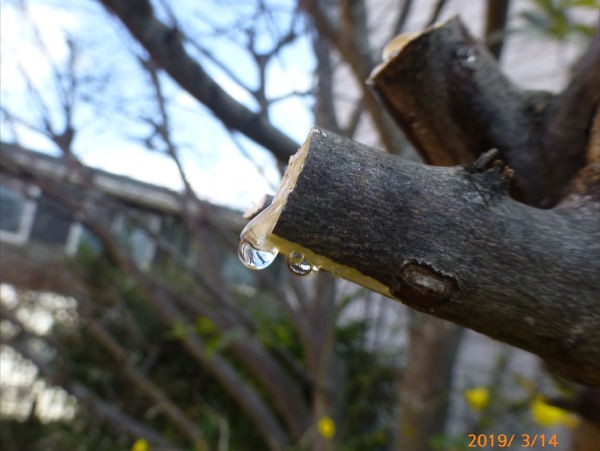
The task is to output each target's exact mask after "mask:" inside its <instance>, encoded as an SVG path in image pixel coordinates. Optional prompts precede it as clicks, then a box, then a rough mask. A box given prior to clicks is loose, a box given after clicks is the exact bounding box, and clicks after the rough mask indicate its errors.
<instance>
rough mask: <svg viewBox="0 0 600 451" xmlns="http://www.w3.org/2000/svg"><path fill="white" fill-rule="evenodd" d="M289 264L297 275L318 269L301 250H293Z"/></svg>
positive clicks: (289, 256) (303, 274)
mask: <svg viewBox="0 0 600 451" xmlns="http://www.w3.org/2000/svg"><path fill="white" fill-rule="evenodd" d="M287 266H288V268H289V270H290V271H292V272H293V273H294V274H296V275H297V276H306V275H307V274H310V273H311V272H313V271H316V270H317V268H315V267H314V266H313V265H311V264H310V263H309V262H308V260H306V259H305V258H304V255H303V254H301V253H300V252H292V253H291V254H290V255H288V258H287Z"/></svg>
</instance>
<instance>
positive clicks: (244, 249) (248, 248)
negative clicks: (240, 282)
mask: <svg viewBox="0 0 600 451" xmlns="http://www.w3.org/2000/svg"><path fill="white" fill-rule="evenodd" d="M277 253H278V251H277V249H270V250H265V249H257V248H256V247H254V246H253V245H252V243H250V242H249V241H248V240H244V239H242V240H241V241H240V245H239V247H238V257H239V258H240V261H241V262H242V263H243V264H244V266H245V267H246V268H249V269H265V268H266V267H267V266H269V265H270V264H271V263H273V260H275V257H277Z"/></svg>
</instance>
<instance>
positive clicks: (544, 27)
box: [521, 0, 600, 41]
mask: <svg viewBox="0 0 600 451" xmlns="http://www.w3.org/2000/svg"><path fill="white" fill-rule="evenodd" d="M532 2H533V4H534V8H533V9H528V10H525V11H523V12H522V13H521V16H522V17H523V19H525V21H526V23H527V27H526V29H525V30H533V31H535V32H537V33H539V34H540V35H541V36H543V37H546V38H549V39H553V40H558V41H564V40H566V39H569V38H571V37H573V36H580V37H585V38H590V37H591V36H592V35H593V34H594V30H595V29H594V26H593V25H590V24H588V23H584V22H580V21H577V20H575V19H574V18H573V15H574V12H575V11H577V10H579V11H586V12H588V14H589V13H593V12H595V11H600V4H599V3H598V1H597V0H532Z"/></svg>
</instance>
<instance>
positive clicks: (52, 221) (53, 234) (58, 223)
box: [31, 194, 72, 246]
mask: <svg viewBox="0 0 600 451" xmlns="http://www.w3.org/2000/svg"><path fill="white" fill-rule="evenodd" d="M71 222H72V218H71V215H70V213H69V211H68V210H67V208H65V206H64V205H61V204H60V202H58V201H56V200H54V199H52V198H50V197H48V196H47V195H45V194H42V195H41V196H40V198H39V200H38V208H37V213H36V215H35V220H34V221H33V228H32V230H31V239H32V240H36V241H40V242H42V243H48V244H60V245H62V246H64V245H66V243H67V236H68V235H69V229H70V227H71Z"/></svg>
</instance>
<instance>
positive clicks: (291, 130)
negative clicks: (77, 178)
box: [0, 0, 314, 209]
mask: <svg viewBox="0 0 600 451" xmlns="http://www.w3.org/2000/svg"><path fill="white" fill-rule="evenodd" d="M18 3H19V2H16V1H7V2H2V4H1V8H2V11H1V14H0V18H1V21H2V23H1V26H0V30H1V45H2V49H1V50H2V61H1V63H2V64H1V65H0V66H1V71H2V72H1V74H0V77H1V78H0V80H1V81H2V83H1V85H2V86H1V95H2V105H3V107H4V108H6V109H8V110H10V111H11V112H13V113H16V114H17V115H18V116H19V117H21V118H22V119H25V120H26V121H28V122H31V123H33V124H36V125H39V124H41V117H42V114H41V113H40V107H39V102H37V101H35V100H32V96H31V95H29V94H28V91H27V83H26V82H25V79H24V77H23V76H22V72H25V73H27V74H28V76H29V78H30V79H31V83H32V84H33V85H34V86H35V88H36V91H37V92H39V93H40V94H41V97H42V99H43V103H44V104H45V105H46V107H47V110H48V113H47V114H48V115H49V116H50V117H51V118H52V120H51V122H52V123H53V126H54V127H55V128H56V129H57V130H60V129H61V127H62V126H63V119H62V116H61V113H60V109H59V105H60V103H59V101H58V98H57V96H56V83H55V80H54V79H53V72H52V69H51V66H52V64H54V65H55V66H56V67H63V66H64V65H65V64H66V61H67V59H68V55H69V47H68V45H67V40H66V38H67V36H70V37H72V38H73V39H74V41H75V43H76V45H77V47H78V49H79V57H78V59H77V61H76V67H77V71H78V73H80V74H82V75H83V76H86V77H88V78H89V80H88V81H87V82H86V83H85V84H83V85H82V89H81V91H80V94H81V96H80V97H81V99H79V100H78V101H77V102H76V110H75V111H76V113H75V128H76V129H77V135H76V139H75V142H74V148H75V151H76V153H77V155H78V156H79V157H80V158H81V159H82V160H83V161H84V162H85V163H86V164H89V165H92V166H95V167H99V168H103V169H106V170H109V171H112V172H116V173H119V174H125V175H129V176H132V177H135V178H138V179H140V180H143V181H146V182H150V183H155V184H159V185H164V186H168V187H171V188H173V189H180V188H181V187H182V182H181V180H180V177H179V175H178V173H177V170H176V168H175V165H174V164H173V163H172V161H170V160H169V159H168V158H166V157H165V156H164V155H162V154H161V153H160V152H159V151H155V152H150V151H148V149H147V148H145V147H144V146H143V145H142V143H141V141H142V140H143V139H144V138H145V137H146V136H147V135H148V133H149V127H148V126H147V125H146V124H144V123H143V122H141V121H140V119H139V117H140V116H147V117H153V115H155V114H157V113H156V111H157V109H156V105H155V103H154V102H153V98H152V95H151V92H152V91H151V88H150V86H149V84H148V83H147V80H148V79H147V77H146V76H145V74H144V73H143V72H142V71H141V69H140V67H139V65H138V63H137V62H136V59H135V55H139V54H143V50H142V49H140V48H139V46H137V44H136V43H135V42H134V41H133V39H132V38H131V37H130V36H129V34H128V32H127V31H126V30H125V29H124V28H123V27H122V26H120V24H119V23H118V22H117V21H116V20H115V19H114V18H112V17H110V16H109V15H108V14H107V13H106V11H105V10H104V9H103V8H102V7H101V6H100V5H99V4H98V3H97V2H95V1H93V0H87V1H83V2H82V1H81V0H79V1H75V0H67V1H56V0H29V1H27V2H25V4H26V5H27V11H26V12H25V13H24V12H23V11H21V10H20V9H19V7H18V6H17V5H18ZM276 3H277V4H279V5H281V6H282V7H285V6H286V5H288V4H291V3H292V2H289V1H287V2H286V1H277V2H276ZM169 4H171V5H172V7H173V8H174V12H175V15H176V16H177V18H178V20H180V26H181V27H182V28H183V29H184V30H185V31H187V32H190V33H193V34H195V35H197V36H200V39H199V42H200V43H201V45H204V46H205V47H206V48H208V49H210V51H211V52H212V53H213V54H214V55H215V56H216V57H217V58H219V60H220V61H221V62H222V63H223V64H225V65H227V66H228V67H229V68H230V70H231V71H232V72H233V73H234V74H235V76H236V77H238V79H239V80H240V81H241V83H244V84H246V85H248V86H249V87H250V88H254V87H255V86H256V83H257V75H256V72H255V70H254V66H253V63H252V61H251V60H250V58H249V57H248V55H247V53H246V52H245V51H244V50H243V49H242V48H240V46H239V45H237V44H236V43H235V42H234V40H235V39H237V38H240V37H243V34H241V32H238V31H236V30H234V29H233V28H231V24H232V20H233V19H235V17H236V15H237V14H239V13H240V11H242V12H243V8H241V7H240V5H241V4H244V2H230V1H227V0H224V1H220V2H216V1H213V0H207V1H203V2H191V1H178V2H169ZM252 4H254V2H247V5H252ZM157 10H158V14H160V15H161V16H165V13H164V11H162V10H161V9H157ZM287 20H289V19H288V18H287V17H286V16H285V14H282V15H280V16H276V17H275V18H274V19H273V21H272V22H271V23H270V24H268V23H267V24H264V30H265V33H262V34H261V35H259V37H258V39H257V46H258V47H259V48H261V47H262V48H268V46H270V45H271V43H270V42H269V40H270V34H269V33H268V32H266V31H268V30H269V26H270V27H273V26H279V27H280V28H281V29H282V30H285V29H286V27H287V24H288V22H287ZM279 21H281V23H279ZM274 24H275V25H274ZM215 26H216V27H218V28H222V30H221V32H220V33H219V34H217V35H215V33H214V28H215ZM227 27H230V28H229V29H228V28H227ZM36 29H37V33H38V34H39V37H40V39H39V40H40V41H41V42H42V44H43V46H44V48H45V49H46V55H45V54H44V53H43V52H41V51H40V48H39V45H38V44H37V43H36V35H35V32H34V30H36ZM190 51H193V49H190ZM48 56H49V58H48ZM203 64H204V67H205V69H206V70H207V71H208V72H209V73H210V74H211V76H212V77H213V78H214V79H215V80H217V81H218V82H219V83H220V84H221V85H222V86H223V87H224V88H225V89H226V90H227V91H228V92H229V94H230V95H232V96H233V97H234V98H235V99H236V100H238V101H240V102H241V103H244V104H245V105H247V106H249V107H250V108H253V109H255V108H256V105H255V102H254V100H253V98H252V96H251V95H250V94H249V93H248V92H247V91H246V90H245V89H244V87H242V86H240V85H239V84H237V83H236V82H235V81H234V80H233V79H232V78H231V77H229V76H228V75H227V74H226V72H225V71H223V70H221V69H220V68H218V67H217V66H216V65H215V64H211V63H209V62H203ZM313 66H314V61H313V58H312V54H311V50H310V43H309V42H308V41H307V39H306V38H303V39H300V40H299V41H297V42H296V43H294V44H293V45H292V46H290V47H289V48H286V50H285V52H283V53H282V54H281V56H280V57H278V58H276V59H274V60H273V62H272V64H270V65H269V69H268V94H269V95H271V96H275V97H276V96H281V95H285V94H287V93H289V92H290V91H293V90H296V91H305V90H307V89H309V88H310V86H311V83H312V69H313ZM161 81H162V82H163V83H162V85H163V89H164V92H165V93H166V95H167V97H168V99H169V104H168V111H169V113H170V116H171V125H172V129H173V136H174V141H175V142H176V144H177V145H178V147H179V149H180V151H181V156H182V161H183V162H184V165H185V170H186V173H187V177H188V179H189V180H190V182H191V183H192V185H193V187H194V189H195V190H196V192H197V194H198V195H199V196H200V197H202V198H206V199H209V200H211V201H214V202H217V203H222V204H228V205H231V206H235V207H238V208H242V209H243V208H246V207H248V206H249V205H251V204H252V203H253V202H254V201H256V200H258V199H259V198H260V197H261V196H262V194H264V193H265V192H273V191H274V189H275V188H276V186H277V183H278V180H279V174H278V171H277V169H276V166H275V163H274V160H273V158H272V157H271V155H270V154H269V153H268V152H266V151H264V150H263V149H261V148H260V147H259V146H257V145H255V144H254V143H252V142H251V141H250V140H248V139H246V138H245V137H243V136H241V135H239V134H238V135H237V136H236V141H237V144H236V142H234V141H232V140H231V139H230V137H229V135H228V132H227V131H226V130H224V128H223V127H222V125H221V124H220V123H219V122H218V121H216V120H215V119H214V118H213V117H212V114H211V113H210V112H209V111H208V110H207V109H206V108H204V107H203V106H202V105H201V104H199V103H198V102H197V101H196V100H195V99H193V98H192V97H191V96H190V95H189V94H187V92H185V91H183V90H182V89H180V88H179V87H178V86H177V85H176V84H175V83H173V82H172V81H171V80H170V79H169V78H168V76H162V77H161ZM310 106H311V105H310V99H307V98H300V97H291V98H289V99H287V100H284V101H281V102H278V103H277V104H276V105H274V106H273V107H272V109H271V119H272V122H273V123H274V124H275V125H276V126H277V127H280V128H281V129H282V130H284V131H285V132H286V133H287V134H289V135H290V136H291V137H292V138H293V139H295V140H296V141H298V142H299V143H301V142H302V141H303V140H304V137H305V136H306V135H307V133H308V131H309V129H310V126H311V125H312V115H311V113H310ZM15 132H16V135H17V136H16V137H17V138H18V140H19V142H20V143H22V144H23V145H25V146H29V147H31V148H34V149H38V150H43V151H47V152H49V153H53V154H57V149H56V147H55V146H54V145H53V144H52V143H51V142H49V141H48V140H47V139H46V138H45V137H43V136H41V135H40V134H39V133H35V132H33V131H32V130H30V129H28V128H27V127H25V126H23V125H19V124H17V125H16V126H15V127H11V126H9V124H7V123H6V121H3V122H2V128H1V132H0V135H1V138H2V139H3V140H7V141H14V140H15ZM238 146H241V147H242V148H243V152H241V151H240V148H239V147H238ZM244 153H245V154H246V156H244ZM248 157H249V158H250V160H252V161H249V158H248Z"/></svg>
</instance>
